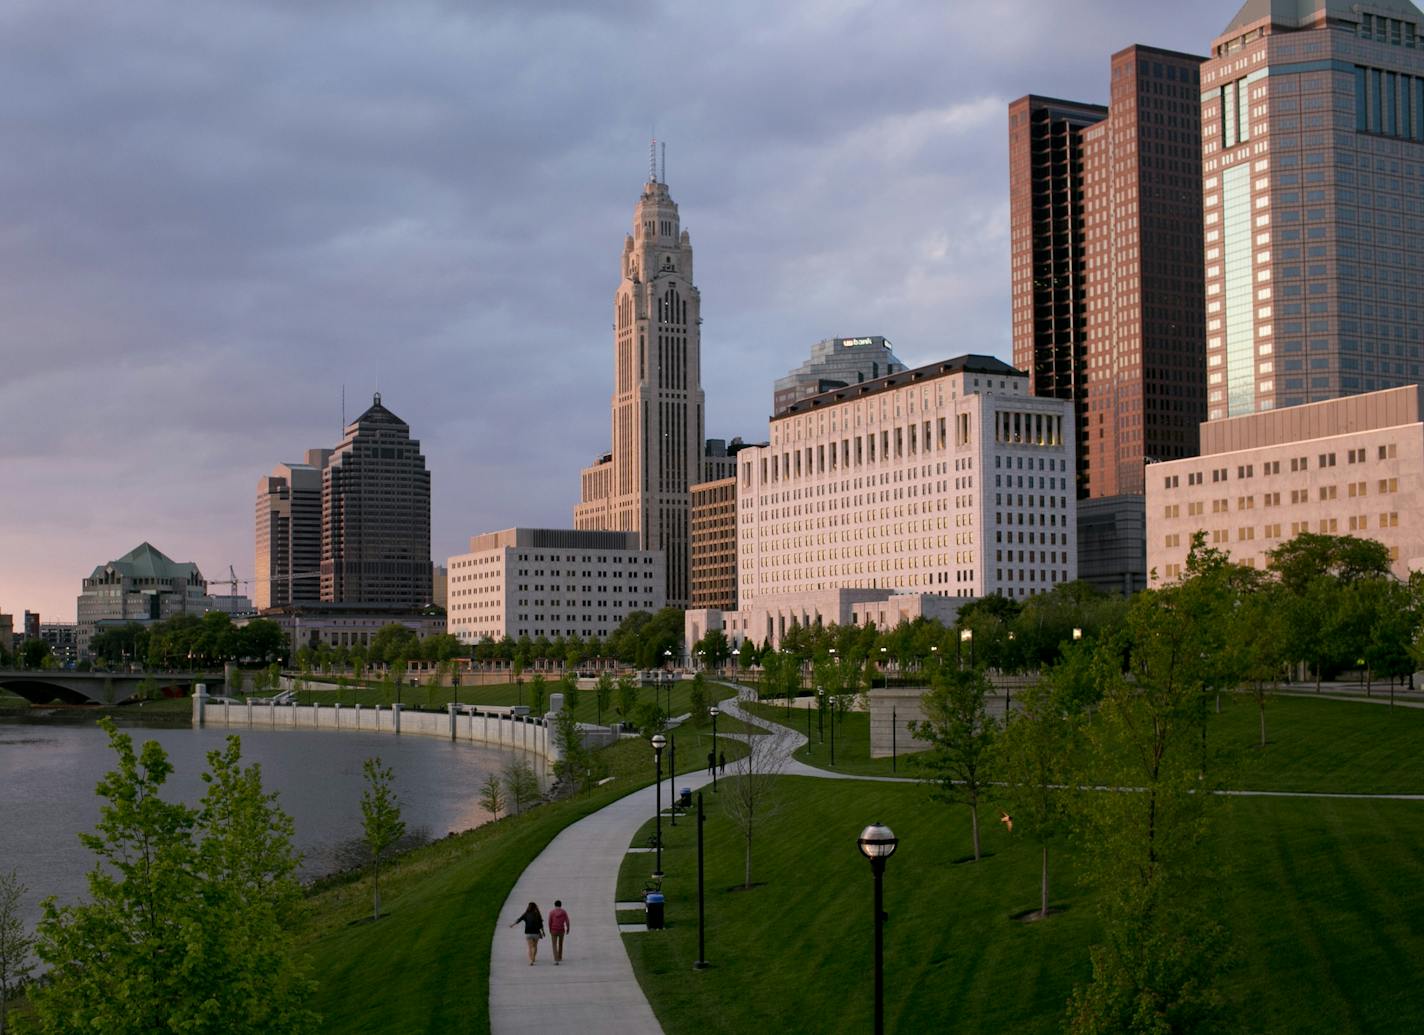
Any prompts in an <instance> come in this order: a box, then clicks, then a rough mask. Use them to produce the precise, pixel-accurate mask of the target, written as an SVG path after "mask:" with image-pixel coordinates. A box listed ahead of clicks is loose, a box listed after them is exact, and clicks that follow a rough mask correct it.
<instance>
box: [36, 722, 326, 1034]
mask: <svg viewBox="0 0 1424 1035" xmlns="http://www.w3.org/2000/svg"><path fill="white" fill-rule="evenodd" d="M100 725H101V726H103V727H104V729H105V731H106V733H107V734H108V736H109V744H110V746H111V747H112V748H113V750H114V752H115V754H116V755H117V757H118V768H117V769H115V770H114V771H112V772H110V773H108V774H107V775H106V776H105V777H104V779H103V780H102V781H101V782H100V784H99V787H98V793H99V796H100V797H101V798H103V799H105V804H104V805H103V806H102V807H101V809H100V820H99V824H98V828H97V831H96V833H93V834H83V835H81V840H82V841H83V842H84V844H85V845H86V847H88V848H89V849H90V850H91V851H92V852H94V854H95V855H96V856H97V857H98V862H97V863H96V865H95V867H94V869H93V870H92V871H90V873H89V878H88V882H89V901H87V902H84V903H80V904H78V905H72V906H64V907H61V906H59V905H58V904H57V903H56V902H55V900H54V899H52V898H51V899H48V900H46V901H45V903H44V916H43V918H42V919H41V921H40V926H39V930H38V938H37V944H36V951H37V953H38V955H39V957H40V959H41V960H43V961H44V962H45V963H47V964H49V966H50V972H49V977H50V980H49V982H48V983H47V984H46V985H44V986H42V987H41V988H39V989H38V990H37V991H36V994H35V1009H36V1013H37V1016H38V1020H39V1023H40V1030H41V1031H44V1032H69V1031H75V1030H91V1031H104V1032H118V1033H129V1032H133V1033H138V1032H153V1031H185V1032H268V1031H271V1032H286V1033H292V1032H301V1031H307V1030H309V1029H310V1028H311V1027H312V1026H313V1024H314V1023H315V1020H316V1018H315V1016H314V1015H313V1014H311V1013H310V1012H309V1011H308V1010H307V1009H306V1008H305V1003H306V1001H307V1000H308V999H309V998H310V994H311V982H310V981H309V980H308V979H307V978H306V976H305V974H304V972H303V970H302V969H301V967H300V966H299V964H298V962H297V958H296V957H295V955H294V954H293V952H292V949H291V945H290V940H289V938H288V935H287V933H286V932H285V930H284V929H283V926H282V923H283V919H284V916H285V915H286V914H288V913H290V908H289V907H290V905H291V904H292V903H294V902H295V900H296V897H297V895H298V889H297V887H296V884H295V880H294V878H293V876H292V875H293V873H294V870H295V867H296V860H295V858H294V856H293V855H292V851H291V844H290V829H291V821H290V820H289V819H287V818H286V817H285V815H283V814H282V813H281V811H280V810H279V809H277V808H276V806H275V804H274V801H273V798H272V797H271V796H268V795H264V794H263V792H262V785H261V776H260V771H259V770H258V768H257V767H256V766H253V767H250V768H249V769H246V770H244V769H242V768H241V766H240V757H241V756H240V747H239V741H238V739H237V738H236V737H232V738H229V740H228V746H227V749H226V750H225V751H221V752H212V753H210V754H209V756H208V762H209V770H210V771H209V773H207V774H205V777H204V778H205V779H206V780H207V781H208V790H207V792H206V793H205V795H204V797H203V800H202V803H201V806H200V808H199V809H196V810H195V809H192V808H189V807H188V806H186V805H183V804H181V803H173V802H167V801H164V800H163V798H162V797H161V795H160V791H161V789H162V787H163V784H164V783H165V782H166V780H167V778H168V776H169V775H170V774H171V773H172V771H173V770H172V766H171V764H170V763H169V761H168V758H167V756H166V754H165V753H164V752H163V749H162V748H161V747H159V745H158V744H157V743H156V742H153V741H149V742H148V743H146V744H144V745H143V748H142V749H141V750H140V751H139V752H135V751H134V748H133V742H132V740H131V739H130V738H129V737H128V736H127V735H125V734H121V733H119V732H118V731H117V730H116V729H115V728H114V726H113V724H112V723H110V722H108V721H107V720H104V721H103V722H101V724H100ZM213 975H221V976H222V979H221V981H218V982H215V981H214V980H213Z"/></svg>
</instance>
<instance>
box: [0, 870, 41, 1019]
mask: <svg viewBox="0 0 1424 1035" xmlns="http://www.w3.org/2000/svg"><path fill="white" fill-rule="evenodd" d="M26 890H27V889H26V887H25V886H24V884H22V883H20V877H19V874H17V873H16V872H15V871H14V870H11V871H10V872H9V873H0V1035H5V1030H6V1027H5V1019H6V1015H7V1010H8V1008H9V1002H10V997H11V996H12V995H13V994H14V993H15V992H17V991H19V990H20V989H21V988H23V987H24V985H25V982H26V981H28V980H29V978H30V974H31V973H32V972H33V970H34V964H33V963H31V962H30V950H31V948H33V947H34V942H35V940H34V938H32V937H31V936H30V935H29V933H28V932H26V930H25V922H24V920H23V919H22V918H21V916H20V900H21V899H23V898H24V897H25V892H26Z"/></svg>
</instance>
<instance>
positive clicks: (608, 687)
mask: <svg viewBox="0 0 1424 1035" xmlns="http://www.w3.org/2000/svg"><path fill="white" fill-rule="evenodd" d="M593 690H594V701H595V702H596V703H597V705H598V724H599V725H600V726H602V725H603V713H604V712H606V711H607V710H608V706H609V704H611V703H612V701H613V677H612V676H610V675H609V674H608V673H607V672H600V673H599V674H598V680H597V681H596V682H595V683H594V688H593Z"/></svg>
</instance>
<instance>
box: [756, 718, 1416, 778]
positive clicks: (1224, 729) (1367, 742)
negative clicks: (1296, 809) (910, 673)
mask: <svg viewBox="0 0 1424 1035" xmlns="http://www.w3.org/2000/svg"><path fill="white" fill-rule="evenodd" d="M1221 708H1222V710H1221V714H1220V715H1217V714H1215V713H1213V714H1212V716H1211V725H1210V726H1209V727H1208V733H1207V736H1208V743H1209V745H1210V747H1211V750H1212V751H1213V754H1214V756H1215V764H1216V766H1217V771H1218V773H1220V774H1223V779H1224V780H1225V783H1226V785H1227V786H1230V787H1234V788H1242V789H1248V790H1273V791H1319V792H1325V793H1337V794H1347V793H1348V794H1424V752H1421V751H1420V750H1418V745H1419V744H1420V743H1421V741H1424V709H1419V708H1395V709H1394V710H1393V711H1392V712H1391V710H1390V709H1389V707H1388V706H1387V705H1384V704H1371V703H1366V702H1355V701H1332V700H1329V699H1327V698H1313V697H1301V696H1292V695H1280V696H1273V697H1271V698H1269V699H1268V700H1267V702H1266V747H1265V749H1264V750H1262V749H1261V748H1260V747H1259V737H1260V729H1259V717H1258V714H1257V709H1256V702H1255V700H1254V698H1252V697H1250V696H1249V695H1244V694H1243V695H1226V694H1224V695H1222V698H1221ZM751 709H752V711H753V712H754V713H755V714H757V715H760V716H762V717H763V718H767V719H771V720H772V721H775V722H785V718H784V716H785V709H783V708H777V707H776V706H775V705H767V704H754V705H752V706H751ZM826 723H827V725H826V733H825V736H826V741H825V743H824V744H823V743H821V742H820V739H819V738H820V733H819V727H818V726H817V723H816V715H815V713H814V712H813V713H812V715H811V741H810V743H808V744H807V745H805V746H804V747H802V748H801V749H800V750H798V751H797V752H796V754H795V757H796V758H797V759H798V760H799V761H802V762H806V763H807V764H809V765H814V766H817V767H818V768H822V769H832V768H834V770H835V771H836V772H841V773H854V774H857V775H862V776H891V775H898V776H911V777H913V776H916V775H918V772H919V771H918V770H917V769H916V767H915V765H914V763H913V762H909V763H907V758H909V757H913V756H909V755H906V754H904V753H901V755H900V757H899V759H898V763H896V764H894V765H893V768H892V761H891V759H889V758H876V759H872V758H871V757H870V718H869V716H868V715H867V714H866V713H864V712H848V713H846V714H844V715H843V717H842V718H841V719H840V720H839V721H838V722H837V724H836V764H835V766H834V767H832V766H831V764H830V726H829V723H830V716H829V713H828V714H827V716H826ZM792 726H793V728H794V729H796V730H797V731H798V732H801V733H805V732H806V723H805V716H804V715H802V714H800V713H798V712H794V711H793V712H792ZM908 741H909V738H908V735H907V736H906V737H905V738H904V739H903V740H902V741H901V743H902V744H905V743H907V742H908Z"/></svg>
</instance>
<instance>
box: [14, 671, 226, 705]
mask: <svg viewBox="0 0 1424 1035" xmlns="http://www.w3.org/2000/svg"><path fill="white" fill-rule="evenodd" d="M148 679H152V680H153V681H154V682H155V683H157V684H158V689H159V692H160V693H162V694H163V695H164V696H167V697H178V696H186V695H187V694H190V693H192V692H193V684H194V683H206V684H208V686H209V688H217V687H221V686H222V685H223V674H222V673H221V672H70V671H67V670H64V669H53V670H45V669H36V670H30V671H5V670H0V690H8V691H10V693H12V694H17V695H19V696H20V697H23V698H24V699H25V700H27V701H29V702H30V703H31V704H53V703H54V702H56V701H58V702H60V703H63V704H122V703H123V702H125V701H127V700H128V699H129V698H131V697H133V695H134V694H136V693H137V692H138V688H139V686H140V685H141V684H142V683H143V682H144V681H145V680H148Z"/></svg>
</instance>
